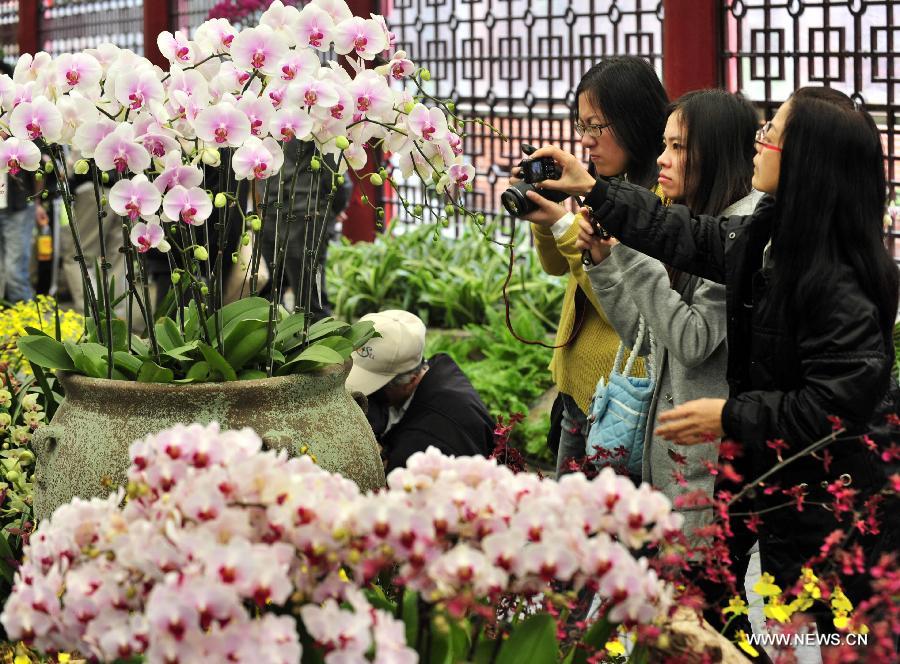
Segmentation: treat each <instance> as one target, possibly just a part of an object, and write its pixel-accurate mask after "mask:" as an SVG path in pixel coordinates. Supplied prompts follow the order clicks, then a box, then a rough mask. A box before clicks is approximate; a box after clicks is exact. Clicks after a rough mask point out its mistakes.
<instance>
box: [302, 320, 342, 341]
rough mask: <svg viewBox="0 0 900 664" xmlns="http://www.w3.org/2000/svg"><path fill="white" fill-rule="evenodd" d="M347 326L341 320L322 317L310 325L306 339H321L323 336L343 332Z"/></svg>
mask: <svg viewBox="0 0 900 664" xmlns="http://www.w3.org/2000/svg"><path fill="white" fill-rule="evenodd" d="M349 327H350V325H348V324H347V323H345V322H343V321H339V320H334V319H333V318H331V317H327V318H323V319H322V320H320V321H318V322H316V323H313V324H312V325H310V327H309V337H308V338H307V341H308V342H312V341H315V340H316V339H322V338H323V337H327V336H331V335H333V334H343V333H344V331H345V330H347V329H348V328H349Z"/></svg>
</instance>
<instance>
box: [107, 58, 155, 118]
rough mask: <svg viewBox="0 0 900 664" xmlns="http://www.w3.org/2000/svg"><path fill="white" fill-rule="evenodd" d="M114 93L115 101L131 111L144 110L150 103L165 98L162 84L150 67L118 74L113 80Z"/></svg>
mask: <svg viewBox="0 0 900 664" xmlns="http://www.w3.org/2000/svg"><path fill="white" fill-rule="evenodd" d="M115 91H116V101H118V102H119V103H120V104H122V106H125V107H126V108H128V109H130V110H132V111H140V110H142V109H144V108H146V107H147V106H148V105H149V104H150V102H151V101H156V102H162V101H163V98H164V97H165V89H164V88H163V84H162V83H160V81H159V78H158V77H157V75H156V71H154V70H153V69H151V68H150V67H140V68H138V70H137V71H135V70H131V69H129V70H126V71H123V72H121V73H119V74H118V75H117V77H116V79H115Z"/></svg>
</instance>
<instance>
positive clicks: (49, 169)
mask: <svg viewBox="0 0 900 664" xmlns="http://www.w3.org/2000/svg"><path fill="white" fill-rule="evenodd" d="M52 172H53V162H52V161H45V162H44V173H52Z"/></svg>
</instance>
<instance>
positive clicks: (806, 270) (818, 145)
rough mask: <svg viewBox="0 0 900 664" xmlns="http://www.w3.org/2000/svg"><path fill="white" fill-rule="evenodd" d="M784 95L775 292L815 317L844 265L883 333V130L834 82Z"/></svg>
mask: <svg viewBox="0 0 900 664" xmlns="http://www.w3.org/2000/svg"><path fill="white" fill-rule="evenodd" d="M789 103H790V106H789V107H788V118H787V121H786V122H785V127H784V130H783V132H782V139H783V140H782V146H781V147H782V150H783V151H782V153H781V169H780V174H779V178H778V190H777V192H776V194H775V240H776V241H775V242H773V243H772V255H773V259H774V265H775V267H774V272H773V283H772V293H773V299H774V301H775V302H776V303H778V305H779V306H780V307H781V309H782V311H785V312H791V313H792V315H791V316H789V317H788V320H792V319H794V320H795V319H796V318H797V316H798V315H803V316H808V317H812V318H813V320H816V318H815V317H816V316H817V315H819V314H820V313H821V311H820V309H821V308H820V307H818V306H817V304H816V303H818V302H820V301H821V299H820V298H821V294H822V289H823V288H826V287H827V284H828V283H830V281H831V280H830V279H829V275H830V274H832V273H833V270H834V265H835V263H843V264H845V265H849V266H850V267H851V268H852V269H853V271H854V273H855V274H856V278H857V279H858V280H859V283H860V285H861V287H862V290H863V292H864V293H865V294H866V295H867V296H868V297H869V298H871V300H872V301H873V302H874V303H875V305H876V306H877V307H878V311H879V320H880V324H881V327H882V329H883V331H884V333H885V336H886V337H887V339H888V341H889V340H890V336H891V332H892V330H893V326H894V320H895V318H896V315H897V298H898V285H900V284H898V282H900V276H898V272H897V266H896V265H895V264H894V261H893V260H892V259H891V257H890V255H889V254H888V252H887V249H886V248H885V246H884V212H885V203H886V201H887V184H886V178H885V172H884V163H885V162H884V149H883V147H882V144H881V134H880V132H879V131H878V127H877V126H876V125H875V121H874V120H873V119H872V116H871V115H869V113H868V112H867V111H865V110H864V109H862V108H857V107H856V105H855V104H854V103H853V101H852V100H851V99H850V98H849V97H847V96H846V95H844V94H842V93H840V92H837V91H836V90H832V89H829V88H819V87H806V88H800V89H799V90H797V91H796V92H795V93H794V94H793V95H792V96H791V98H790V101H789ZM798 312H799V313H798Z"/></svg>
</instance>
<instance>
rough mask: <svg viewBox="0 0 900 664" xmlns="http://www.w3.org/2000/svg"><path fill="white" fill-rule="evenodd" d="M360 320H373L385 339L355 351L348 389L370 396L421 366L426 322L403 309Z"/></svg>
mask: <svg viewBox="0 0 900 664" xmlns="http://www.w3.org/2000/svg"><path fill="white" fill-rule="evenodd" d="M360 320H367V321H371V322H372V323H373V324H374V325H375V330H376V331H377V332H378V333H379V334H381V336H380V337H375V338H374V339H369V340H368V341H367V342H366V343H365V345H363V346H362V347H360V348H357V349H356V350H355V351H354V353H353V368H352V369H351V370H350V375H349V376H347V389H348V390H350V391H351V392H362V393H363V394H365V395H366V396H369V395H370V394H372V393H373V392H377V391H378V390H380V389H381V388H382V387H384V386H385V385H387V384H388V383H389V382H390V381H391V380H392V379H393V378H396V377H397V376H399V375H400V374H402V373H406V372H407V371H412V370H413V369H415V368H416V367H417V366H419V364H421V362H422V359H423V354H424V352H425V323H423V322H422V319H421V318H419V317H418V316H416V315H415V314H411V313H409V312H408V311H401V310H399V309H389V310H387V311H379V312H378V313H377V314H366V315H365V316H363V317H362V318H360Z"/></svg>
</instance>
